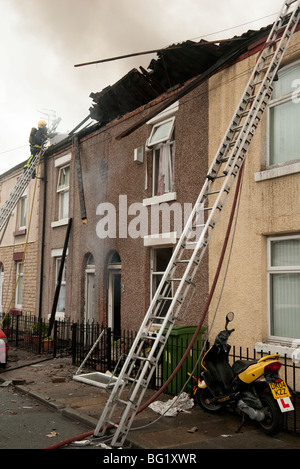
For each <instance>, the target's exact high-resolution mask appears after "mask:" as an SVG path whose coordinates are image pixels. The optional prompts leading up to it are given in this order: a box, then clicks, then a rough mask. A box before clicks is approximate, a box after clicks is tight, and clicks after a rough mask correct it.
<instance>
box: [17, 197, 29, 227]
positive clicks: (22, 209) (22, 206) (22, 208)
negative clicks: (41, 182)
mask: <svg viewBox="0 0 300 469" xmlns="http://www.w3.org/2000/svg"><path fill="white" fill-rule="evenodd" d="M26 205H27V191H26V190H25V191H24V193H23V194H22V196H21V198H20V200H19V205H18V211H17V213H18V223H17V225H18V226H17V229H19V230H20V229H24V228H26Z"/></svg>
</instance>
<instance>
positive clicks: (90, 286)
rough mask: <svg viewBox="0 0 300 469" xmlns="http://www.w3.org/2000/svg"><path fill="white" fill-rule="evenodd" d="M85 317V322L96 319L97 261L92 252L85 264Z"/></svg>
mask: <svg viewBox="0 0 300 469" xmlns="http://www.w3.org/2000/svg"><path fill="white" fill-rule="evenodd" d="M84 290H85V291H84V299H85V301H84V319H85V322H93V321H94V319H95V311H94V297H95V261H94V258H93V256H92V254H90V255H89V256H88V259H87V262H86V266H85V288H84Z"/></svg>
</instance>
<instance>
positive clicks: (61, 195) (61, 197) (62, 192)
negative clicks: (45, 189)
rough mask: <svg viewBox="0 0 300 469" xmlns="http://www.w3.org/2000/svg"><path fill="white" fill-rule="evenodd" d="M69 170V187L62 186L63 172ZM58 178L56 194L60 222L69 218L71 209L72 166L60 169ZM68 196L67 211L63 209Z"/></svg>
mask: <svg viewBox="0 0 300 469" xmlns="http://www.w3.org/2000/svg"><path fill="white" fill-rule="evenodd" d="M67 168H68V171H69V175H68V184H67V185H64V186H62V185H60V178H61V174H62V171H64V170H66V169H67ZM58 170H59V171H58V177H57V186H56V193H57V194H58V220H65V219H67V218H68V216H69V208H70V172H71V168H70V165H69V164H67V165H64V166H61V167H59V168H58ZM66 194H68V201H67V207H66V208H65V209H63V208H62V206H63V205H64V204H65V197H66ZM64 210H66V211H67V212H68V213H67V215H66V216H63V215H65V212H64Z"/></svg>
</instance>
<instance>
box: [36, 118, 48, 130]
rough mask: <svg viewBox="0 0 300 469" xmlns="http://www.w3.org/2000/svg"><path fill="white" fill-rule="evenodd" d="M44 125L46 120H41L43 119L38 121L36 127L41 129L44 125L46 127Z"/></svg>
mask: <svg viewBox="0 0 300 469" xmlns="http://www.w3.org/2000/svg"><path fill="white" fill-rule="evenodd" d="M46 125H47V122H46V121H43V120H41V121H38V128H39V129H43V128H44V127H46Z"/></svg>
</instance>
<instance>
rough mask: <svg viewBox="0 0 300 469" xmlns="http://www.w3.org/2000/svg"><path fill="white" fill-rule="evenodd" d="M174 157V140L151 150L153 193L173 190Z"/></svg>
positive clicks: (158, 193)
mask: <svg viewBox="0 0 300 469" xmlns="http://www.w3.org/2000/svg"><path fill="white" fill-rule="evenodd" d="M174 159H175V144H174V142H173V143H166V144H163V145H160V146H159V147H158V148H155V149H154V150H153V195H163V194H166V193H167V192H173V191H174Z"/></svg>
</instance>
